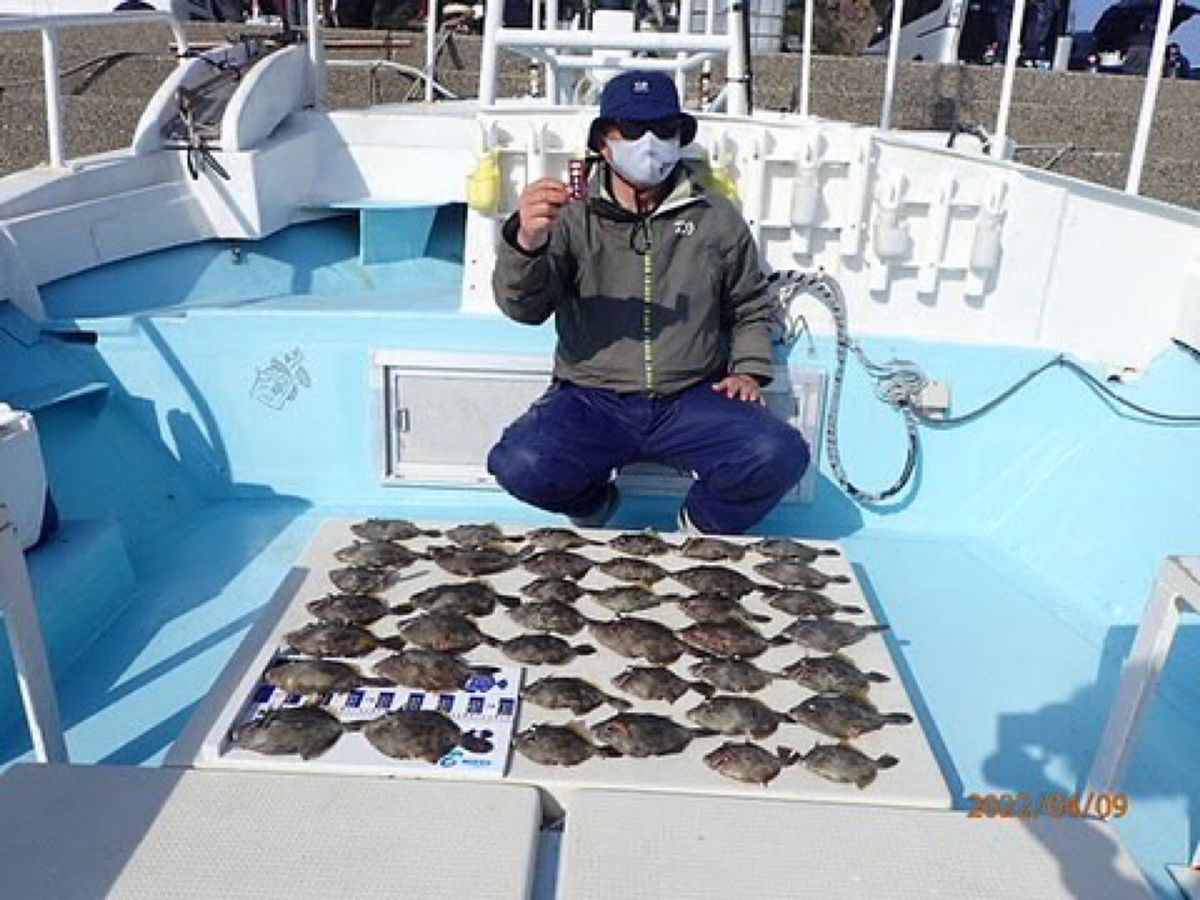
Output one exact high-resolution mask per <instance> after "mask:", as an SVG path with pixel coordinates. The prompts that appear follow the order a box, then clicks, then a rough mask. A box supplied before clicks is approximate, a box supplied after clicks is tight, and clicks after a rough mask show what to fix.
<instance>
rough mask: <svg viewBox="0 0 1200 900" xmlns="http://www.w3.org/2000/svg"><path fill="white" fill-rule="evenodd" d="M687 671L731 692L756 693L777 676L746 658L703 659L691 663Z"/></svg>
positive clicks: (713, 685)
mask: <svg viewBox="0 0 1200 900" xmlns="http://www.w3.org/2000/svg"><path fill="white" fill-rule="evenodd" d="M688 672H690V673H691V674H692V675H694V676H695V677H696V678H699V679H700V680H701V681H704V682H706V683H708V684H709V685H711V686H712V687H715V688H717V689H719V690H722V691H728V692H730V693H732V694H756V693H758V692H759V691H761V690H762V689H763V688H765V687H766V686H767V685H769V684H770V683H771V682H772V681H774V680H775V679H776V678H778V677H779V676H778V675H776V674H775V673H774V672H765V671H763V670H762V669H760V668H759V667H758V666H756V665H755V664H754V663H752V662H750V660H748V659H704V660H701V661H700V662H698V663H694V664H692V666H690V667H689V668H688Z"/></svg>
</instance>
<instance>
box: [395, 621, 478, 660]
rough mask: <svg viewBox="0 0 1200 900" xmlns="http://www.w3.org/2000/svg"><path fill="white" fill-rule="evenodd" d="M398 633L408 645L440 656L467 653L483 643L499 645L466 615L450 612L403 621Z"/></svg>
mask: <svg viewBox="0 0 1200 900" xmlns="http://www.w3.org/2000/svg"><path fill="white" fill-rule="evenodd" d="M397 633H398V634H399V635H400V637H401V638H402V639H403V640H404V641H405V642H406V643H409V644H415V645H416V646H418V647H421V648H422V649H425V650H436V651H437V652H438V653H466V652H467V651H468V650H474V649H475V648H476V647H478V646H479V645H480V644H489V645H494V644H496V643H498V642H497V640H496V639H495V638H494V637H492V636H491V635H487V634H484V633H483V632H482V631H480V630H479V626H477V625H476V624H475V623H474V622H473V621H471V620H470V619H469V618H467V617H466V616H460V615H458V614H457V613H449V612H431V613H422V614H421V615H419V616H417V617H415V618H412V619H409V620H407V621H405V622H402V623H401V624H400V628H399V629H398V631H397Z"/></svg>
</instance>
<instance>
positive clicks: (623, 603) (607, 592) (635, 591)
mask: <svg viewBox="0 0 1200 900" xmlns="http://www.w3.org/2000/svg"><path fill="white" fill-rule="evenodd" d="M588 596H589V597H590V598H591V599H593V600H595V601H596V602H597V603H599V604H600V605H601V606H603V607H604V608H605V609H607V610H608V611H609V612H615V613H617V614H619V615H625V614H627V613H636V612H642V611H644V610H647V609H653V608H654V607H656V606H661V605H662V604H663V603H667V602H669V601H672V600H679V599H681V598H680V597H679V596H678V595H675V594H656V593H654V591H651V590H648V589H647V588H644V587H642V586H641V585H637V584H621V585H617V586H616V587H610V588H604V589H602V590H598V591H589V592H588Z"/></svg>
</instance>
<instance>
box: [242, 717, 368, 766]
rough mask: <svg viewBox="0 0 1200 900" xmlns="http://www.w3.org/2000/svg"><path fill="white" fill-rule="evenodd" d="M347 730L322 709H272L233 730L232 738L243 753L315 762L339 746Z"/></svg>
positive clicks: (335, 718)
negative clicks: (335, 745)
mask: <svg viewBox="0 0 1200 900" xmlns="http://www.w3.org/2000/svg"><path fill="white" fill-rule="evenodd" d="M346 730H347V729H346V727H345V726H344V725H343V724H342V723H341V722H340V721H338V719H337V717H336V716H334V715H333V714H332V713H329V712H327V711H326V710H323V709H321V708H320V707H319V706H297V707H290V708H288V709H272V710H270V711H269V712H267V713H265V714H264V715H262V716H259V717H257V718H255V719H253V720H251V721H249V722H247V723H245V724H244V725H241V726H238V727H236V728H234V729H233V730H232V731H230V733H229V739H230V740H231V741H232V742H233V743H234V744H236V745H237V746H238V747H241V748H242V749H243V750H252V751H253V752H255V753H262V754H265V755H267V756H293V755H295V756H299V757H300V758H301V759H315V758H316V757H318V756H320V755H321V754H322V753H324V752H325V751H326V750H328V749H329V748H330V747H332V746H333V745H334V744H336V743H337V741H338V738H340V737H341V736H342V734H343V733H344V732H345V731H346Z"/></svg>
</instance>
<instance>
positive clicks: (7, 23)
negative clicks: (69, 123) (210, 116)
mask: <svg viewBox="0 0 1200 900" xmlns="http://www.w3.org/2000/svg"><path fill="white" fill-rule="evenodd" d="M145 22H162V23H163V24H165V25H167V26H168V27H169V28H170V29H171V31H172V32H173V33H174V35H175V43H176V45H177V46H178V47H179V55H180V56H181V57H182V56H183V55H184V54H185V53H186V52H187V49H188V44H187V35H185V34H184V33H183V27H182V26H181V25H180V24H179V22H178V21H177V20H176V19H175V17H174V16H172V15H171V14H170V13H169V12H164V11H161V10H155V11H147V12H120V13H93V14H87V15H62V16H11V17H9V16H0V34H16V33H21V32H34V31H37V32H41V35H42V80H43V81H44V83H45V91H46V142H47V144H48V145H49V148H48V150H49V157H50V159H49V163H50V165H51V166H54V167H55V168H57V169H63V168H66V167H67V141H66V136H65V134H64V131H63V102H62V78H61V75H60V73H59V69H60V59H61V56H62V54H61V52H60V50H61V48H60V42H59V30H60V29H62V28H104V27H112V26H114V25H136V24H140V23H145Z"/></svg>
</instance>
